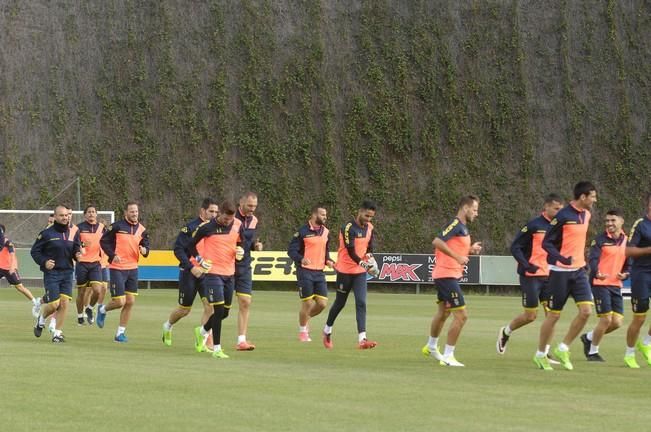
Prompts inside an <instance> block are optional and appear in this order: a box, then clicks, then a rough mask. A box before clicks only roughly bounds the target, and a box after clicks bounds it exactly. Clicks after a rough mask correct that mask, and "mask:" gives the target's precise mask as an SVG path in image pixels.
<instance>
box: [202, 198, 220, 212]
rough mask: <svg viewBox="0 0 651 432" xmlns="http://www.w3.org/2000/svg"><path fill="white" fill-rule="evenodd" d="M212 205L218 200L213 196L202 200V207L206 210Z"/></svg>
mask: <svg viewBox="0 0 651 432" xmlns="http://www.w3.org/2000/svg"><path fill="white" fill-rule="evenodd" d="M211 205H217V201H215V200H214V199H212V198H204V199H203V201H201V208H202V209H204V210H208V207H210V206H211Z"/></svg>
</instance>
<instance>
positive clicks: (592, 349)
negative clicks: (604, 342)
mask: <svg viewBox="0 0 651 432" xmlns="http://www.w3.org/2000/svg"><path fill="white" fill-rule="evenodd" d="M598 352H599V345H593V344H590V351H589V352H588V355H592V354H597V353H598Z"/></svg>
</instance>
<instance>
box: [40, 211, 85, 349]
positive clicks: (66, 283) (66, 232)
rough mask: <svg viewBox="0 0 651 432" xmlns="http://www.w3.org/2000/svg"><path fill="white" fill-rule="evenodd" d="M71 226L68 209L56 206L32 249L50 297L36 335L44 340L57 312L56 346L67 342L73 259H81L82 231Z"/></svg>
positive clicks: (53, 337)
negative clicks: (47, 321) (65, 327)
mask: <svg viewBox="0 0 651 432" xmlns="http://www.w3.org/2000/svg"><path fill="white" fill-rule="evenodd" d="M69 223H70V216H69V214H68V212H67V210H66V207H65V206H63V205H59V206H57V207H56V208H55V209H54V223H52V225H50V226H49V227H48V228H46V229H44V230H43V231H41V232H40V234H39V235H38V237H36V242H35V243H34V244H33V245H32V249H31V255H32V258H33V259H34V261H35V262H36V264H38V265H39V266H40V268H41V271H42V272H43V285H44V286H45V292H46V296H47V304H46V305H45V306H44V307H43V311H42V313H41V314H40V315H39V316H38V318H37V319H36V325H35V326H34V336H36V337H41V333H42V332H43V327H45V319H46V318H47V317H49V316H50V315H52V314H54V313H55V312H58V320H57V322H56V327H55V330H54V334H53V336H52V342H53V343H61V342H65V338H64V336H63V331H62V329H63V323H64V321H65V317H66V311H67V309H68V301H69V300H72V278H73V272H74V263H73V260H77V259H79V258H80V257H81V241H80V240H79V230H78V229H77V227H75V226H73V227H70V226H69Z"/></svg>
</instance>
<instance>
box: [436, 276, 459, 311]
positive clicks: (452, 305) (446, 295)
mask: <svg viewBox="0 0 651 432" xmlns="http://www.w3.org/2000/svg"><path fill="white" fill-rule="evenodd" d="M434 285H435V286H436V290H437V291H438V294H437V295H436V297H437V298H438V302H437V303H445V308H446V309H448V310H451V311H455V310H461V309H464V308H465V307H466V299H465V298H464V297H463V291H461V285H459V279H456V278H440V279H434Z"/></svg>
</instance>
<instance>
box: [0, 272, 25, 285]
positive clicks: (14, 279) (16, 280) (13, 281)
mask: <svg viewBox="0 0 651 432" xmlns="http://www.w3.org/2000/svg"><path fill="white" fill-rule="evenodd" d="M2 278H7V282H9V285H20V284H21V281H20V275H19V274H18V270H16V271H15V272H14V273H9V270H5V269H0V279H2Z"/></svg>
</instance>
